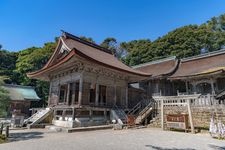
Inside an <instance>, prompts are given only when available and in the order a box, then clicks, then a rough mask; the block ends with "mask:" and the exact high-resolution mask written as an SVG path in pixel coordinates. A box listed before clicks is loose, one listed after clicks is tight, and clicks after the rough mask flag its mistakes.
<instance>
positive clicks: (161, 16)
mask: <svg viewBox="0 0 225 150" xmlns="http://www.w3.org/2000/svg"><path fill="white" fill-rule="evenodd" d="M223 13H225V1H224V0H1V1H0V19H1V21H0V44H1V45H2V46H3V48H4V49H7V50H11V51H18V50H21V49H25V48H28V47H31V46H42V45H43V44H44V43H46V42H50V41H54V38H55V37H56V36H60V35H61V32H60V30H61V29H63V30H65V31H68V32H71V33H72V34H75V35H77V36H80V35H84V36H87V37H92V38H93V39H94V40H95V41H96V42H97V43H100V42H101V41H103V39H104V38H106V37H115V38H116V39H117V40H118V41H120V42H121V41H130V40H135V39H143V38H148V39H150V40H154V39H156V38H157V37H159V36H163V35H164V34H166V33H167V32H169V31H171V30H173V29H175V28H178V27H181V26H183V25H188V24H201V23H203V22H205V21H207V20H209V19H210V18H211V17H213V16H218V15H220V14H223Z"/></svg>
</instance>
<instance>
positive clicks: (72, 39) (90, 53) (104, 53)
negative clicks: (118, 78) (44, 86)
mask: <svg viewBox="0 0 225 150" xmlns="http://www.w3.org/2000/svg"><path fill="white" fill-rule="evenodd" d="M60 40H61V41H60V42H62V44H63V45H64V46H65V47H66V48H68V49H69V51H70V52H69V54H67V56H65V57H64V58H63V59H61V60H60V61H59V62H56V63H51V62H54V61H53V59H54V56H52V57H51V58H50V60H49V61H48V63H47V64H46V65H45V67H43V68H42V69H40V70H38V71H36V72H33V73H28V76H29V77H35V76H36V75H41V74H43V73H45V72H46V71H47V70H49V69H51V68H54V67H56V66H58V65H60V64H62V63H64V62H66V61H68V60H69V59H70V58H71V57H72V56H76V55H79V56H80V57H83V58H86V59H87V60H89V61H92V62H95V63H98V64H100V65H103V66H106V67H109V68H112V69H115V70H118V71H123V72H127V73H130V74H134V75H138V76H145V77H149V76H151V74H149V73H144V72H141V71H138V70H134V69H133V68H131V67H128V66H127V65H125V64H123V63H122V62H121V61H119V60H118V59H117V58H116V57H114V56H113V55H112V54H111V52H110V51H109V50H107V49H105V48H102V47H100V46H98V45H96V44H93V43H90V42H87V41H84V40H82V39H80V38H78V37H76V36H74V35H72V34H69V33H67V32H64V35H63V36H62V37H61V38H60ZM58 45H59V44H58ZM55 51H57V49H56V50H55ZM53 55H56V53H54V54H53Z"/></svg>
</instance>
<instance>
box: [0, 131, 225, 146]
mask: <svg viewBox="0 0 225 150" xmlns="http://www.w3.org/2000/svg"><path fill="white" fill-rule="evenodd" d="M13 132H20V133H11V136H13V137H14V138H12V139H11V140H13V141H12V142H10V143H6V144H1V145H0V150H151V149H152V150H174V149H175V150H195V149H199V150H204V149H205V150H208V149H209V150H210V149H212V150H223V149H225V141H224V140H216V139H212V138H211V137H210V136H209V135H208V134H190V133H180V132H172V131H161V130H160V129H149V128H147V129H129V130H117V131H114V130H111V129H110V130H99V131H88V132H76V133H55V132H52V131H48V130H39V129H36V130H25V131H13Z"/></svg>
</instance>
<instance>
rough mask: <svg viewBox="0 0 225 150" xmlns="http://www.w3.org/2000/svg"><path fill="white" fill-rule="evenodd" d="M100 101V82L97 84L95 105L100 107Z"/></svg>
mask: <svg viewBox="0 0 225 150" xmlns="http://www.w3.org/2000/svg"><path fill="white" fill-rule="evenodd" d="M98 100H99V84H98V80H97V83H96V89H95V105H96V106H98V104H99V103H98Z"/></svg>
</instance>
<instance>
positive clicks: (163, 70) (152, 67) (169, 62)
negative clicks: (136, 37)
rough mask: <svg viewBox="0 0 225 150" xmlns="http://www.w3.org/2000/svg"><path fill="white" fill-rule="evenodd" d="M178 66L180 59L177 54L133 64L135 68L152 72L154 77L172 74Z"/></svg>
mask: <svg viewBox="0 0 225 150" xmlns="http://www.w3.org/2000/svg"><path fill="white" fill-rule="evenodd" d="M177 66H178V59H176V57H175V56H172V57H168V58H164V59H160V60H156V61H151V62H148V63H144V64H140V65H136V66H133V68H134V69H135V70H138V71H142V72H145V73H148V74H152V78H158V77H167V76H169V75H171V74H172V73H173V72H174V71H175V70H176V68H177Z"/></svg>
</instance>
